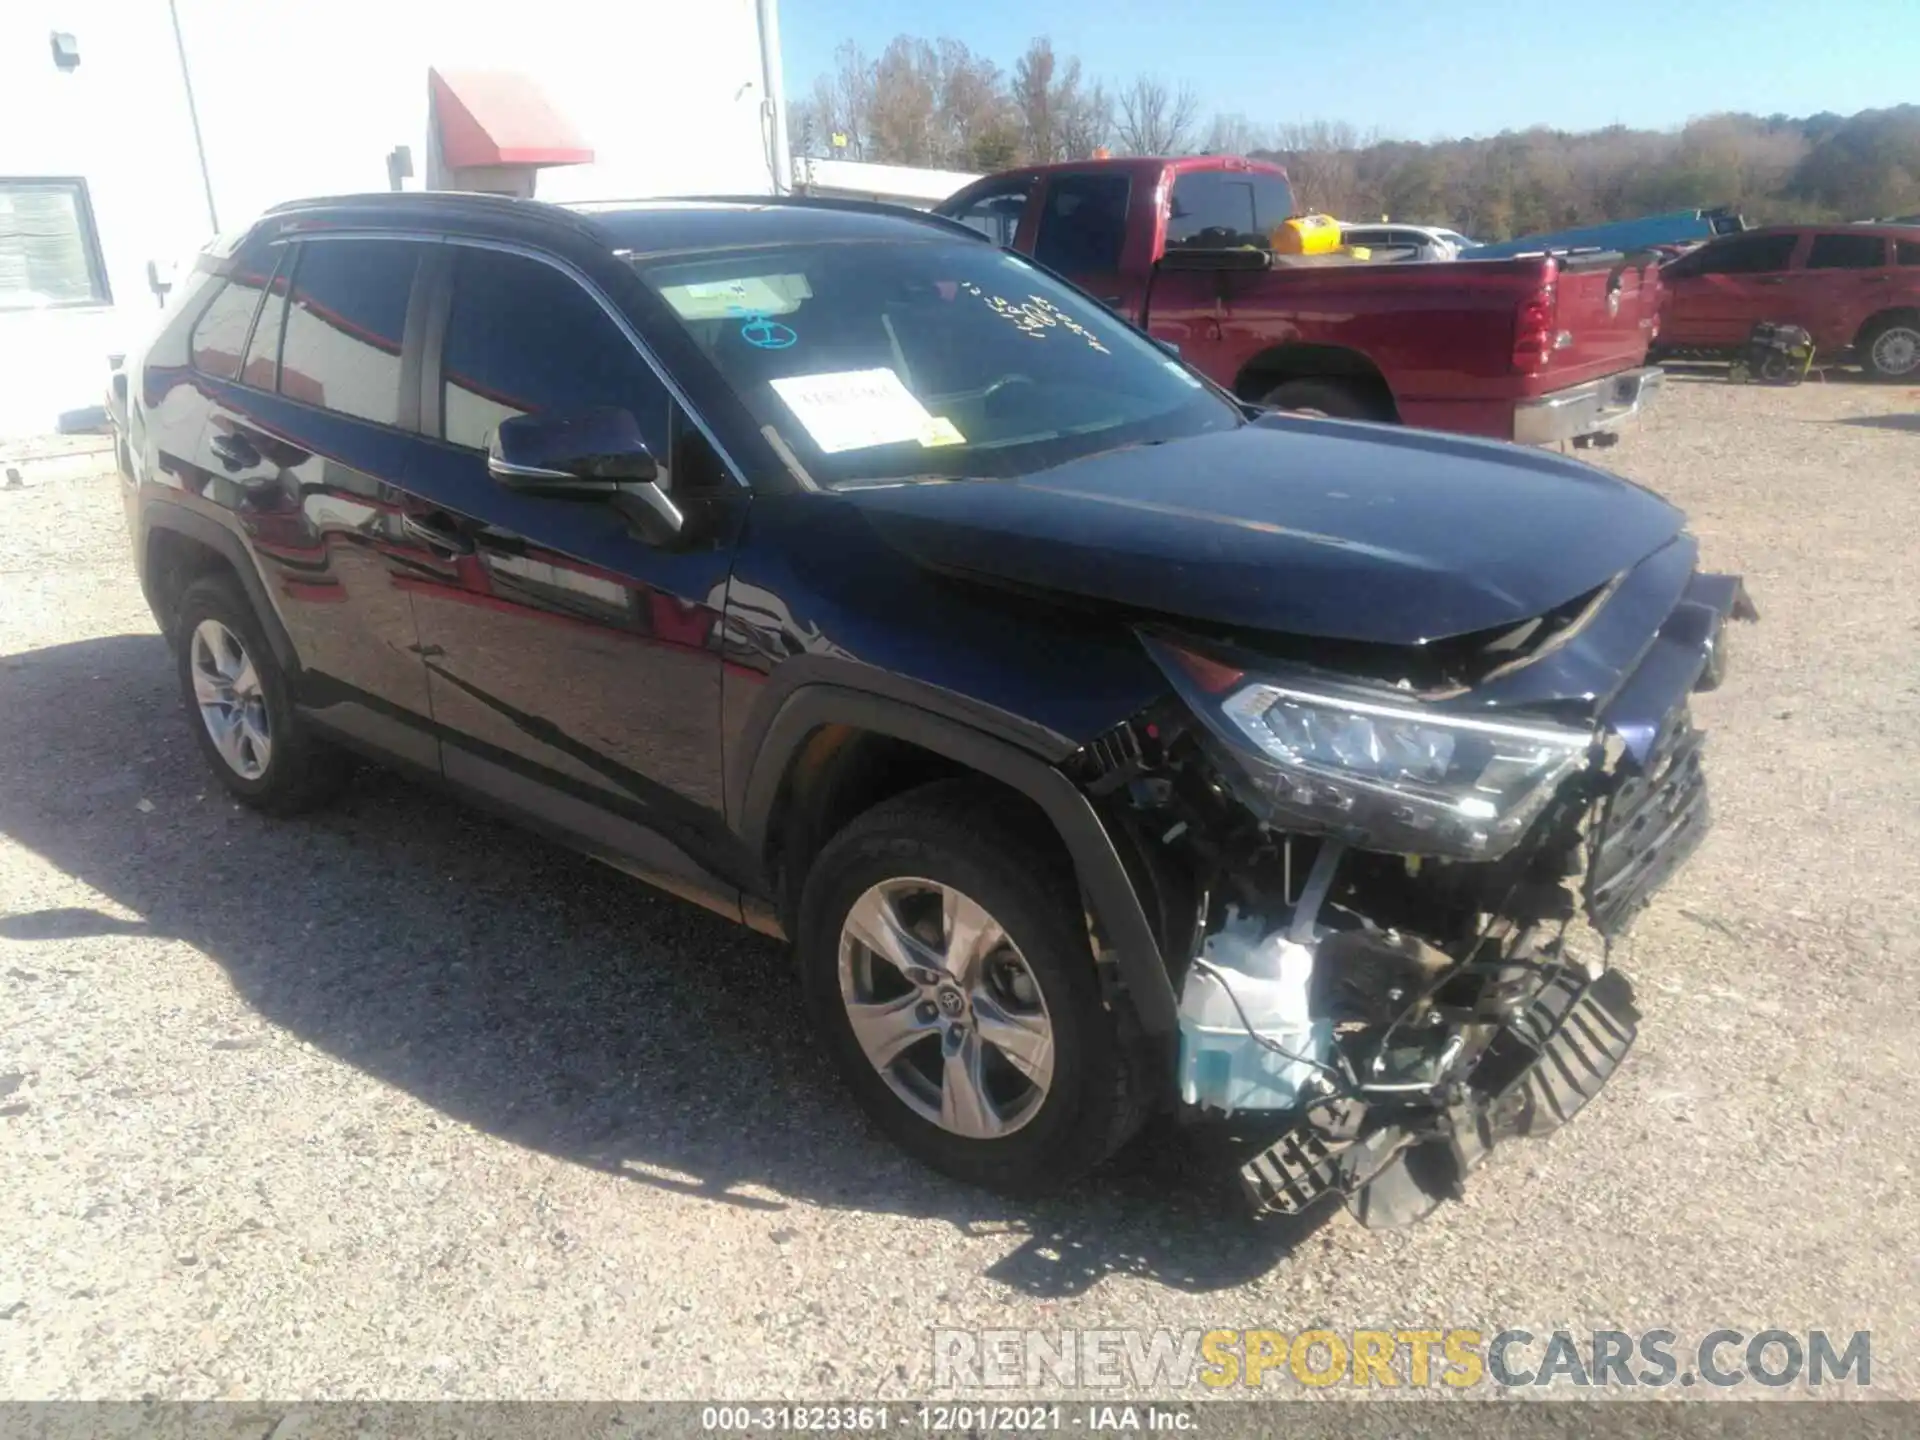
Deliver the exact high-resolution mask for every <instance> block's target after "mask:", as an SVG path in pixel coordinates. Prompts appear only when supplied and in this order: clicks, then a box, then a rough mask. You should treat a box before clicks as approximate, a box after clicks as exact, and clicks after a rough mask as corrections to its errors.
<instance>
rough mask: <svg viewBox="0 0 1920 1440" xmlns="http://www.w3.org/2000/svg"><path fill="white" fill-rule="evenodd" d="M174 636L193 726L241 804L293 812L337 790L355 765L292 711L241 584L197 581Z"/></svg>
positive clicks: (182, 605)
mask: <svg viewBox="0 0 1920 1440" xmlns="http://www.w3.org/2000/svg"><path fill="white" fill-rule="evenodd" d="M173 634H174V637H175V641H176V650H175V661H176V664H177V667H178V672H179V678H180V693H181V698H182V700H183V701H184V702H185V704H186V708H187V719H188V722H189V723H190V724H191V725H192V727H193V733H194V737H195V739H196V740H198V742H199V744H200V750H201V753H202V754H203V755H205V756H206V759H207V764H208V765H209V766H210V767H211V768H212V770H213V773H214V777H215V778H216V779H217V780H219V782H220V783H221V784H222V785H224V786H226V788H227V791H228V793H230V794H231V795H232V796H233V797H234V799H236V800H238V801H240V803H241V804H243V805H249V806H252V807H253V808H254V809H256V810H262V811H265V812H267V813H269V814H273V815H295V814H299V813H300V812H302V811H306V810H311V809H314V808H316V807H317V806H320V805H324V804H325V803H327V802H328V801H329V800H331V799H333V798H334V796H335V795H337V794H338V793H339V792H340V790H341V789H342V788H343V787H344V786H345V785H346V783H347V781H348V780H349V779H350V778H351V775H352V765H351V762H349V760H348V759H347V757H346V756H345V755H344V754H342V753H341V752H340V751H338V750H336V749H334V748H333V747H332V746H330V745H328V744H327V743H326V742H325V741H323V740H321V739H320V738H319V737H318V736H317V735H315V734H314V733H313V731H312V729H311V727H310V726H308V725H307V724H306V723H305V721H303V720H302V719H301V718H300V716H299V715H298V714H297V713H296V712H295V711H294V708H293V702H292V698H291V695H290V693H289V687H288V685H287V678H286V675H285V674H284V672H282V670H281V669H280V665H279V662H278V661H277V660H275V658H274V654H273V648H272V646H270V645H269V644H268V643H267V638H266V634H265V632H264V631H263V630H262V628H261V626H260V620H259V617H258V616H257V615H256V614H255V613H254V609H253V606H252V604H251V603H250V602H249V601H248V599H247V597H246V595H245V593H244V592H243V591H242V590H241V589H240V587H239V586H238V585H237V584H235V583H234V582H233V581H232V580H230V579H228V578H227V577H225V576H219V575H215V576H208V577H207V578H205V579H202V580H199V581H196V582H195V583H194V584H193V585H192V586H190V587H189V588H188V590H187V593H186V594H185V595H183V596H182V597H181V599H180V608H179V610H178V611H177V612H176V614H175V622H174V629H173Z"/></svg>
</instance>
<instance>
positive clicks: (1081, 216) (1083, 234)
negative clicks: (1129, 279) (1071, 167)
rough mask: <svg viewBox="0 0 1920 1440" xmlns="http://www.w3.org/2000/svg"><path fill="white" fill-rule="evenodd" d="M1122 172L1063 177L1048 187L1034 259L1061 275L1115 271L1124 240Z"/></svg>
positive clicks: (1126, 189)
mask: <svg viewBox="0 0 1920 1440" xmlns="http://www.w3.org/2000/svg"><path fill="white" fill-rule="evenodd" d="M1132 189H1133V186H1132V182H1131V181H1129V180H1128V179H1127V177H1126V176H1124V175H1061V176H1058V177H1057V178H1055V179H1054V180H1053V181H1052V183H1050V184H1049V185H1048V186H1047V199H1046V203H1045V204H1044V205H1043V206H1042V207H1041V209H1040V229H1039V233H1038V234H1037V235H1036V236H1035V237H1034V242H1033V258H1034V259H1036V260H1038V261H1039V262H1040V263H1041V264H1042V265H1045V266H1046V267H1047V268H1048V269H1050V270H1057V271H1059V272H1060V273H1061V274H1062V275H1083V274H1089V273H1092V272H1094V271H1101V270H1118V269H1119V268H1120V252H1121V250H1122V249H1123V248H1124V247H1125V246H1126V243H1127V197H1128V196H1129V195H1130V194H1131V193H1132Z"/></svg>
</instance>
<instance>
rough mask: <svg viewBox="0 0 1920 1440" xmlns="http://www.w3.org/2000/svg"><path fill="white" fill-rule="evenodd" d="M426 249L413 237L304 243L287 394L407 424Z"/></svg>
mask: <svg viewBox="0 0 1920 1440" xmlns="http://www.w3.org/2000/svg"><path fill="white" fill-rule="evenodd" d="M423 248H424V247H423V246H420V245H418V244H415V243H413V242H412V241H408V240H307V241H305V242H303V243H302V244H301V246H300V254H299V257H298V262H297V264H296V266H295V278H294V284H293V292H292V303H291V304H290V305H289V306H288V307H287V319H286V335H285V337H284V338H283V339H282V341H281V347H280V393H281V394H283V395H285V396H287V397H288V398H289V399H292V400H303V401H305V402H306V403H307V404H309V405H321V406H324V407H326V408H327V409H329V410H334V411H338V412H339V413H340V414H342V415H350V416H352V417H353V418H354V419H356V420H371V421H374V422H375V423H377V424H381V425H397V424H399V423H400V345H401V340H402V338H403V337H404V336H405V334H406V328H407V302H408V300H409V299H410V298H411V296H412V293H413V274H414V270H415V269H416V268H417V266H418V265H419V260H420V253H421V251H422V249H423Z"/></svg>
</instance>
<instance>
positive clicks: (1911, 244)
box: [1893, 240, 1920, 265]
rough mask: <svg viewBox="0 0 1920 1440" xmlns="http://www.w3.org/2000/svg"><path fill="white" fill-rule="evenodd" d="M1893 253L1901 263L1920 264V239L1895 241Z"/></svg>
mask: <svg viewBox="0 0 1920 1440" xmlns="http://www.w3.org/2000/svg"><path fill="white" fill-rule="evenodd" d="M1893 255H1894V259H1895V261H1897V262H1898V263H1899V264H1901V265H1920V240H1896V241H1894V242H1893Z"/></svg>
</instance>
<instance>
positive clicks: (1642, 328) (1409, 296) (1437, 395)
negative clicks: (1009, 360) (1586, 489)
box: [935, 155, 1661, 444]
mask: <svg viewBox="0 0 1920 1440" xmlns="http://www.w3.org/2000/svg"><path fill="white" fill-rule="evenodd" d="M935 208H936V210H937V211H938V213H940V214H942V215H945V216H948V217H949V218H951V219H956V220H959V221H962V222H963V223H965V224H967V225H970V226H972V227H973V228H975V229H977V230H981V231H984V232H985V233H986V234H987V235H989V236H990V237H991V238H993V239H995V240H997V241H998V242H999V243H1000V244H1002V245H1007V246H1011V247H1012V248H1013V249H1015V250H1018V251H1020V252H1021V253H1022V254H1025V255H1030V256H1032V257H1033V258H1034V259H1035V260H1037V261H1039V262H1040V263H1041V264H1042V265H1045V266H1047V267H1048V268H1049V269H1051V270H1053V271H1055V272H1056V273H1058V274H1061V275H1064V276H1066V277H1067V278H1068V279H1070V280H1072V281H1073V282H1074V283H1075V284H1077V285H1079V286H1080V288H1081V289H1083V290H1085V291H1087V292H1088V293H1089V294H1091V295H1093V296H1095V297H1097V298H1098V299H1100V300H1102V301H1104V302H1105V303H1106V304H1108V305H1110V306H1112V307H1113V308H1114V309H1115V310H1118V311H1119V312H1121V313H1122V314H1124V315H1127V316H1128V317H1130V318H1131V319H1132V320H1133V321H1134V322H1135V323H1136V324H1138V325H1140V326H1141V327H1142V328H1143V329H1145V330H1147V331H1148V332H1149V333H1150V334H1152V335H1153V336H1154V337H1155V338H1156V339H1158V340H1161V341H1163V342H1164V343H1166V344H1168V345H1170V346H1173V347H1177V349H1178V351H1179V354H1180V356H1181V358H1182V359H1184V360H1186V361H1187V362H1188V363H1189V364H1191V365H1193V366H1194V367H1195V368H1197V369H1199V370H1200V371H1202V372H1204V373H1205V374H1206V375H1208V376H1210V377H1212V378H1213V379H1214V380H1215V381H1216V382H1218V383H1219V384H1221V385H1224V386H1226V387H1227V388H1228V389H1230V390H1232V391H1233V392H1234V393H1235V394H1237V395H1239V396H1241V397H1242V398H1243V399H1246V400H1252V401H1259V402H1263V403H1266V404H1270V405H1274V406H1277V407H1280V408H1283V409H1291V410H1317V411H1320V412H1322V413H1324V414H1328V415H1336V416H1344V417H1349V418H1354V419H1368V420H1388V421H1402V422H1404V423H1406V424H1409V425H1422V426H1426V427H1429V428H1431V429H1436V430H1453V431H1458V432H1461V433H1464V434H1469V435H1488V436H1493V437H1495V438H1497V439H1501V440H1517V441H1520V442H1522V443H1523V444H1547V443H1551V442H1555V441H1561V440H1575V441H1584V440H1586V439H1587V438H1589V437H1593V436H1597V435H1602V434H1606V433H1607V432H1610V431H1612V430H1613V429H1614V428H1615V427H1617V426H1618V425H1620V424H1621V423H1622V422H1623V421H1625V420H1628V419H1630V418H1632V417H1633V416H1634V415H1635V414H1637V413H1638V412H1639V410H1640V408H1641V406H1642V405H1644V404H1645V403H1646V401H1647V399H1648V397H1649V395H1650V394H1651V393H1652V391H1653V390H1654V389H1655V388H1657V386H1658V385H1659V383H1660V379H1661V372H1660V371H1659V370H1658V369H1657V368H1651V367H1649V366H1647V364H1646V356H1647V349H1648V346H1649V344H1650V343H1651V342H1652V341H1653V339H1654V335H1655V331H1656V327H1657V325H1658V317H1659V278H1658V270H1657V267H1656V266H1655V265H1654V264H1653V262H1652V259H1651V257H1644V258H1643V259H1642V260H1637V261H1636V260H1630V259H1627V258H1625V257H1622V256H1620V255H1617V254H1613V255H1603V256H1593V257H1587V258H1584V259H1566V258H1555V257H1552V256H1546V255H1536V256H1523V257H1520V258H1517V259H1511V260H1459V261H1446V262H1436V263H1430V264H1422V263H1396V264H1365V263H1356V262H1353V261H1351V260H1349V259H1346V258H1344V257H1326V258H1324V259H1322V258H1320V257H1287V256H1276V255H1274V254H1273V253H1272V252H1271V250H1270V249H1269V238H1270V234H1271V231H1272V229H1273V227H1274V226H1276V225H1277V224H1279V223H1280V222H1281V221H1283V220H1285V219H1287V218H1288V217H1290V216H1292V215H1293V214H1294V213H1295V205H1294V200H1293V191H1292V189H1291V187H1290V186H1289V185H1288V183H1287V174H1286V171H1285V170H1283V169H1281V168H1280V167H1279V166H1277V165H1270V164H1265V163H1262V162H1260V161H1252V160H1243V159H1238V158H1235V157H1230V156H1220V155H1208V156H1197V157H1194V158H1190V159H1181V160H1165V159H1127V160H1090V161H1084V162H1078V163H1071V164H1064V165H1040V166H1033V167H1029V168H1026V169H1021V170H1008V171H1004V172H1002V173H1001V174H998V175H990V176H988V177H987V178H986V179H984V180H978V181H975V182H974V183H973V184H972V185H969V186H968V187H967V188H966V189H964V190H961V191H960V192H958V193H957V194H955V195H953V196H952V197H950V198H949V199H947V200H945V201H943V202H942V203H941V204H940V205H939V206H937V207H935Z"/></svg>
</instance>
